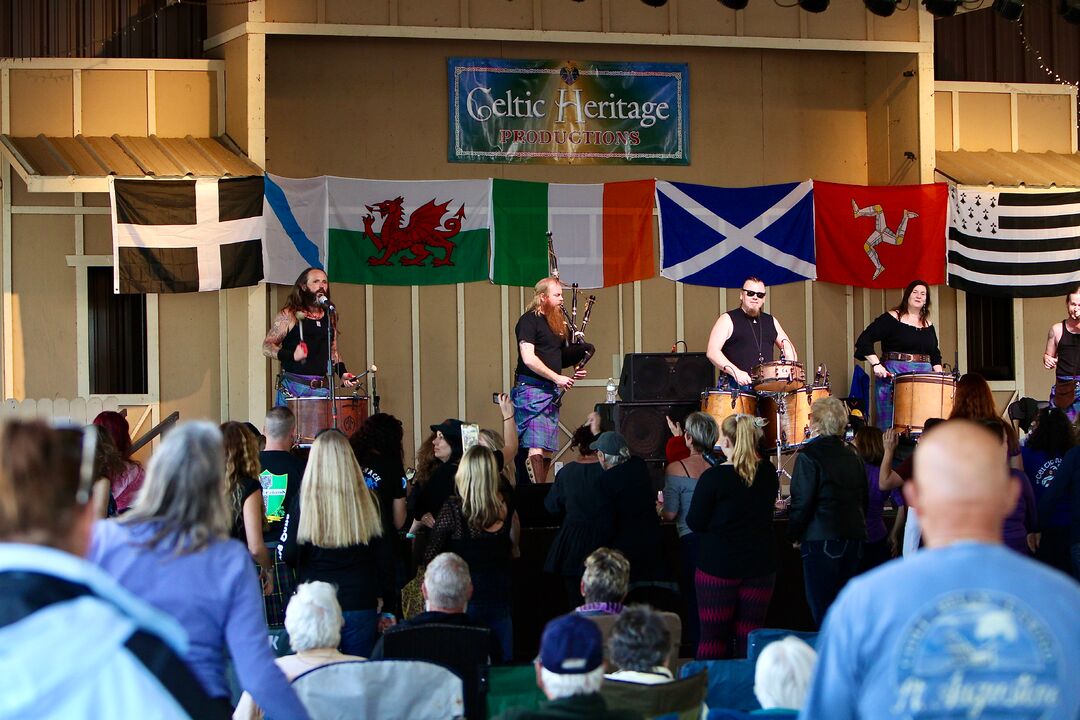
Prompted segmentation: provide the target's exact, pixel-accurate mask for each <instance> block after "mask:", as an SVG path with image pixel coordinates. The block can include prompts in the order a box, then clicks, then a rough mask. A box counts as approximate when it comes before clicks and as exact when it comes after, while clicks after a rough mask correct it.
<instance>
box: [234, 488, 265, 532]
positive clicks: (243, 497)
mask: <svg viewBox="0 0 1080 720" xmlns="http://www.w3.org/2000/svg"><path fill="white" fill-rule="evenodd" d="M254 493H259V498H260V499H262V485H260V484H259V481H258V480H256V479H255V478H250V477H245V478H240V503H239V505H237V506H236V508H234V509H235V511H236V514H235V515H233V525H232V529H231V530H230V531H229V537H234V538H236V539H237V540H239V541H240V542H242V543H244V544H245V545H247V534H246V533H245V532H244V503H245V502H247V499H248V498H249V497H251V496H252V495H253V494H254Z"/></svg>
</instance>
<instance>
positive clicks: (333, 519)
mask: <svg viewBox="0 0 1080 720" xmlns="http://www.w3.org/2000/svg"><path fill="white" fill-rule="evenodd" d="M382 534H383V528H382V519H381V517H380V514H379V501H378V499H377V498H376V497H375V494H374V493H373V492H371V490H369V489H368V487H367V484H366V483H365V482H364V476H363V472H362V471H361V470H360V464H359V463H358V462H357V461H356V455H355V454H354V453H353V451H352V448H351V447H350V446H349V441H348V439H347V438H346V437H345V435H343V434H342V433H341V432H339V431H337V430H326V431H323V432H322V433H320V434H319V435H318V437H316V438H315V442H313V443H312V445H311V454H310V455H309V456H308V463H307V469H306V470H305V471H304V481H303V483H301V485H300V495H299V497H298V498H297V499H296V500H295V501H294V503H293V506H292V507H291V508H290V509H289V512H288V513H287V514H286V515H285V523H284V527H283V529H282V533H281V543H280V544H279V545H278V555H279V557H281V559H282V560H283V561H284V562H285V563H286V564H288V565H289V566H290V567H293V568H294V569H295V570H296V573H297V581H298V582H301V583H303V582H311V581H314V580H321V581H323V582H328V583H332V584H334V585H336V586H337V589H338V602H339V603H340V604H341V609H342V613H343V615H344V617H345V625H344V627H343V628H342V629H341V651H342V652H343V653H345V654H347V655H360V656H363V657H367V656H368V655H370V654H371V649H372V647H373V646H374V645H375V635H376V627H377V623H382V622H384V621H383V620H379V619H378V615H379V610H380V607H381V606H382V604H383V600H384V598H385V599H386V600H387V602H388V603H391V604H392V599H393V592H392V589H393V572H392V568H391V567H390V566H389V564H388V563H387V560H386V558H387V555H386V553H383V552H382V551H381V547H380V544H381V542H383V540H382ZM388 608H389V609H393V608H391V607H390V605H389V604H388ZM384 616H385V618H386V619H385V622H389V621H390V616H389V614H388V613H386V614H384Z"/></svg>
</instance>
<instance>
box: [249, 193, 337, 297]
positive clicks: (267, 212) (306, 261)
mask: <svg viewBox="0 0 1080 720" xmlns="http://www.w3.org/2000/svg"><path fill="white" fill-rule="evenodd" d="M263 179H264V181H265V186H264V199H263V216H264V217H265V218H266V235H265V236H264V237H263V270H264V271H265V273H266V282H268V283H277V284H278V285H292V284H293V283H294V282H296V279H297V278H298V277H299V276H300V273H302V272H304V271H305V270H307V269H308V268H309V267H316V268H320V269H324V270H325V269H326V233H327V207H328V206H327V197H326V176H325V175H320V176H319V177H313V178H303V179H299V180H297V179H293V178H287V177H279V176H277V175H271V174H270V173H267V174H266V175H264V176H263Z"/></svg>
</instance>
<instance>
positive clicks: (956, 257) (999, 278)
mask: <svg viewBox="0 0 1080 720" xmlns="http://www.w3.org/2000/svg"><path fill="white" fill-rule="evenodd" d="M949 193H950V200H951V208H950V210H951V213H950V218H949V285H950V286H952V287H955V288H958V289H960V290H966V291H968V292H973V293H978V294H980V295H997V296H1007V297H1053V296H1059V295H1064V294H1065V293H1067V292H1068V291H1069V290H1071V289H1074V288H1075V287H1076V286H1077V285H1078V284H1080V192H1066V193H1062V192H1038V191H1025V192H1001V191H996V190H985V189H975V188H970V187H964V186H959V187H953V188H951V189H950V191H949Z"/></svg>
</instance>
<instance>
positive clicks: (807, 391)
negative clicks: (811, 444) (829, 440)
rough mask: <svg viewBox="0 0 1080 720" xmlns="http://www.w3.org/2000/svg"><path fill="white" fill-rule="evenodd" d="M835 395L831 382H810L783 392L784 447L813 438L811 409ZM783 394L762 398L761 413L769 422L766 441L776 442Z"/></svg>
mask: <svg viewBox="0 0 1080 720" xmlns="http://www.w3.org/2000/svg"><path fill="white" fill-rule="evenodd" d="M830 395H832V391H831V390H829V386H828V385H810V386H807V387H804V388H803V389H802V390H796V391H795V392H791V393H788V394H787V395H784V396H783V400H784V402H783V404H782V405H781V406H780V428H779V429H780V447H783V448H791V447H799V446H800V445H802V444H803V443H805V442H806V441H807V440H809V439H810V409H811V408H812V407H813V404H814V403H815V402H817V401H818V400H821V399H822V398H826V397H829V396H830ZM778 403H779V398H771V397H763V398H761V417H763V418H765V419H766V420H767V421H768V423H769V424H768V425H766V426H765V442H766V443H767V444H769V445H772V446H775V445H776V431H777V427H776V412H777V405H778Z"/></svg>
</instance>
